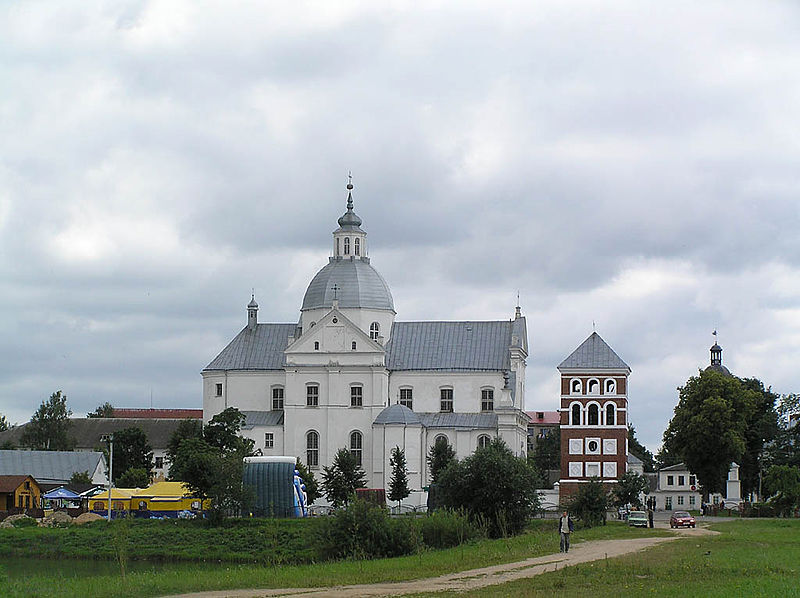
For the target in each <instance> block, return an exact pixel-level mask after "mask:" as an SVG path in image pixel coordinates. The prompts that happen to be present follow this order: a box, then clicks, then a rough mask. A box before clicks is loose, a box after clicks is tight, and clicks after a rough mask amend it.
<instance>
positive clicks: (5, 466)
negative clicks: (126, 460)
mask: <svg viewBox="0 0 800 598" xmlns="http://www.w3.org/2000/svg"><path fill="white" fill-rule="evenodd" d="M101 460H103V454H102V453H97V452H90V451H3V450H0V475H29V476H32V477H33V478H34V479H36V481H37V482H42V483H45V482H58V481H62V482H68V481H69V479H70V478H71V477H72V474H73V473H76V472H82V471H88V472H89V475H92V474H93V473H94V471H95V470H96V469H97V465H98V463H100V461H101Z"/></svg>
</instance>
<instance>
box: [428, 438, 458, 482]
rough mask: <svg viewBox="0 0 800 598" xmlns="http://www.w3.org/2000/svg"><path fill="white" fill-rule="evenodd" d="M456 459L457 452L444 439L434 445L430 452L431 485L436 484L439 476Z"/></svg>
mask: <svg viewBox="0 0 800 598" xmlns="http://www.w3.org/2000/svg"><path fill="white" fill-rule="evenodd" d="M455 459H456V451H455V450H454V449H453V447H452V446H450V443H449V442H447V439H446V438H444V437H441V438H439V439H438V440H437V441H436V442H434V443H433V446H432V447H431V448H430V450H429V451H428V457H427V461H428V471H430V474H431V483H436V482H437V481H438V478H439V474H440V473H441V472H442V471H444V469H445V468H446V467H447V466H448V465H450V463H452V462H453V461H455Z"/></svg>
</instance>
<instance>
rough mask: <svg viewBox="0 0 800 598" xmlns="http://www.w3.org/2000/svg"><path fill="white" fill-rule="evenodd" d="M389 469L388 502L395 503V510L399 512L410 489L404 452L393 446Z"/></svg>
mask: <svg viewBox="0 0 800 598" xmlns="http://www.w3.org/2000/svg"><path fill="white" fill-rule="evenodd" d="M389 467H391V468H392V477H391V478H390V480H389V500H396V501H397V509H398V511H399V510H400V503H401V502H402V500H403V499H404V498H406V497H407V496H408V495H409V494H411V489H410V488H409V487H408V469H406V452H405V451H404V450H403V449H401V448H400V447H399V446H395V447H394V448H393V449H392V453H391V456H390V458H389Z"/></svg>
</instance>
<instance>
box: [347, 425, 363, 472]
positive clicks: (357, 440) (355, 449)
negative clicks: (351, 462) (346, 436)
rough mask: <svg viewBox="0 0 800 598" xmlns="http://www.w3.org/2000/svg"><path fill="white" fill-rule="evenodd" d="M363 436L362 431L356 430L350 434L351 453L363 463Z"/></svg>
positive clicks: (357, 460)
mask: <svg viewBox="0 0 800 598" xmlns="http://www.w3.org/2000/svg"><path fill="white" fill-rule="evenodd" d="M363 440H364V439H363V437H362V436H361V432H359V431H358V430H356V431H355V432H353V433H352V434H350V454H351V455H353V456H354V457H355V458H356V463H358V464H359V465H361V450H362V447H363Z"/></svg>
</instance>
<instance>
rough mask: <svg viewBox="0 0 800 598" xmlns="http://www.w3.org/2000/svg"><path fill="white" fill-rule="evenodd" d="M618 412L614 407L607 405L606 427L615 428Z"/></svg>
mask: <svg viewBox="0 0 800 598" xmlns="http://www.w3.org/2000/svg"><path fill="white" fill-rule="evenodd" d="M615 416H616V410H615V409H614V405H612V404H611V403H609V404H608V405H606V425H607V426H613V425H614V424H615V423H617V422H616V417H615Z"/></svg>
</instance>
